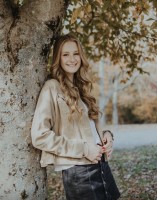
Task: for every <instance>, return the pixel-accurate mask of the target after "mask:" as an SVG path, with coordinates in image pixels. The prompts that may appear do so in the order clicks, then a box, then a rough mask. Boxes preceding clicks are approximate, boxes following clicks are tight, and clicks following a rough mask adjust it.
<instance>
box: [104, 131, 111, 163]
mask: <svg viewBox="0 0 157 200" xmlns="http://www.w3.org/2000/svg"><path fill="white" fill-rule="evenodd" d="M103 144H104V145H103V146H102V150H103V153H105V154H106V158H107V160H108V159H110V158H111V154H112V151H113V148H112V146H113V136H112V135H111V133H110V132H106V133H105V134H104V137H103Z"/></svg>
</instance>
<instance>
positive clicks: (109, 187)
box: [62, 162, 120, 200]
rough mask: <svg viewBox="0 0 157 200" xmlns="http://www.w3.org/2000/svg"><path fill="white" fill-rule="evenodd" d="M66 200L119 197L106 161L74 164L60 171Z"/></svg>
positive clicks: (97, 199)
mask: <svg viewBox="0 0 157 200" xmlns="http://www.w3.org/2000/svg"><path fill="white" fill-rule="evenodd" d="M62 176H63V184H64V189H65V193H66V198H67V200H80V199H81V200H117V199H118V198H119V197H120V193H119V190H118V188H117V185H116V183H115V180H114V177H113V175H112V172H111V169H110V167H109V165H108V162H100V163H98V164H91V165H76V166H74V167H72V168H69V169H67V170H63V171H62Z"/></svg>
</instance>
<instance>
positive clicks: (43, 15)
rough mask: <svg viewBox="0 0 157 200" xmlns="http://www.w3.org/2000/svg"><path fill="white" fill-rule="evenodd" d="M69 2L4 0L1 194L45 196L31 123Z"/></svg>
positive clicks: (0, 4) (0, 7) (0, 17)
mask: <svg viewBox="0 0 157 200" xmlns="http://www.w3.org/2000/svg"><path fill="white" fill-rule="evenodd" d="M66 3H67V2H66ZM66 3H64V1H62V0H59V1H58V0H54V1H51V0H46V1H42V0H33V1H32V0H25V1H24V0H23V1H17V0H10V1H9V0H7V1H5V0H0V94H1V99H0V108H1V116H0V127H1V128H0V129H1V131H0V141H1V142H0V153H1V158H0V177H1V181H0V185H1V186H0V199H7V200H11V199H26V198H27V199H30V200H33V199H34V200H36V199H39V200H40V199H41V200H43V199H45V198H46V192H45V191H46V188H45V182H46V176H45V171H44V170H42V169H41V168H40V165H39V160H40V156H39V151H37V150H35V149H33V148H32V145H31V139H30V128H31V121H32V117H33V114H34V109H35V105H36V101H37V97H38V94H39V91H40V89H41V86H42V84H43V82H44V80H45V79H46V76H47V71H46V63H47V55H48V50H49V48H50V46H51V44H52V42H53V38H54V37H55V36H56V35H57V34H59V33H60V28H61V25H62V17H63V14H64V10H65V8H66V6H67V5H66Z"/></svg>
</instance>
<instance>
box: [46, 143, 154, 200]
mask: <svg viewBox="0 0 157 200" xmlns="http://www.w3.org/2000/svg"><path fill="white" fill-rule="evenodd" d="M110 166H111V169H112V172H113V174H114V177H115V179H116V182H117V185H118V188H119V190H120V192H121V200H157V146H143V147H138V148H135V149H131V150H127V149H123V150H114V152H113V155H112V159H111V160H110ZM48 200H65V195H64V190H63V185H62V180H61V173H55V172H54V171H53V169H52V167H49V168H48Z"/></svg>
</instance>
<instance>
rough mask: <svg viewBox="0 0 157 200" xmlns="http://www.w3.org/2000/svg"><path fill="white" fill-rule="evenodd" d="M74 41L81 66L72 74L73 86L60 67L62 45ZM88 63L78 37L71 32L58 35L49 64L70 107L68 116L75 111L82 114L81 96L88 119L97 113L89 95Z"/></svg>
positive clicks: (90, 83)
mask: <svg viewBox="0 0 157 200" xmlns="http://www.w3.org/2000/svg"><path fill="white" fill-rule="evenodd" d="M68 41H72V42H75V43H76V44H77V46H78V51H79V55H80V58H81V66H80V68H79V70H78V71H77V72H76V73H75V74H74V82H73V86H72V83H71V82H70V80H69V78H68V77H67V75H66V72H65V71H64V70H63V69H62V67H61V59H60V58H61V51H62V47H63V45H64V44H65V43H66V42H68ZM88 70H89V64H88V62H87V59H86V57H85V55H84V53H83V49H82V46H81V44H80V42H79V41H78V39H77V38H76V37H75V36H74V35H72V34H66V35H62V36H60V37H59V38H58V39H57V40H56V41H55V44H54V47H53V57H52V66H51V75H52V78H54V79H56V80H57V81H58V82H59V83H60V85H61V90H62V92H63V93H64V94H65V96H66V97H67V98H66V103H67V105H68V106H69V109H70V113H69V114H70V118H71V117H72V115H73V114H74V113H75V112H77V113H78V114H80V116H81V115H82V108H79V106H78V101H79V99H80V98H81V99H82V101H83V102H84V103H85V104H86V106H87V108H88V116H89V118H90V119H93V120H97V119H98V115H99V109H98V106H97V105H96V99H95V98H94V97H93V96H91V95H90V92H91V89H92V82H91V81H90V80H89V78H88Z"/></svg>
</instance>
